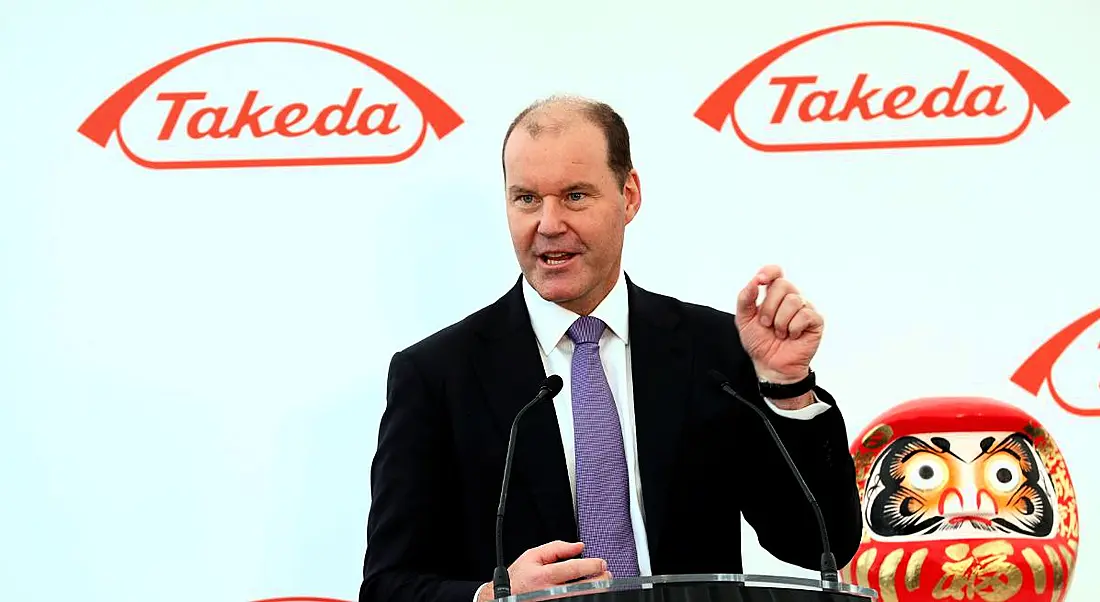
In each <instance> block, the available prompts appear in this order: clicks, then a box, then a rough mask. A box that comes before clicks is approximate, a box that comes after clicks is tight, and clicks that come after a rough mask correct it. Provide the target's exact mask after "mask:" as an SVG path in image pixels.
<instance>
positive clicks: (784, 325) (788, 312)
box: [774, 293, 806, 339]
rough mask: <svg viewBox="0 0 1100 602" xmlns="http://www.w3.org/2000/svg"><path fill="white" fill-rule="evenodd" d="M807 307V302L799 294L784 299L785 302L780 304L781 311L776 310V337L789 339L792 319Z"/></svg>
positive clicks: (789, 295) (792, 294)
mask: <svg viewBox="0 0 1100 602" xmlns="http://www.w3.org/2000/svg"><path fill="white" fill-rule="evenodd" d="M805 306H806V301H804V300H803V299H802V296H801V295H799V294H797V293H791V294H788V295H787V296H786V297H783V301H782V302H781V303H780V304H779V309H777V310H775V321H774V323H775V335H776V336H777V337H779V338H781V339H785V338H787V334H788V331H789V330H790V328H791V326H790V324H791V319H792V318H794V317H795V314H797V313H798V312H799V311H800V310H801V309H802V308H803V307H805Z"/></svg>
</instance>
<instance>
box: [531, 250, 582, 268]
mask: <svg viewBox="0 0 1100 602" xmlns="http://www.w3.org/2000/svg"><path fill="white" fill-rule="evenodd" d="M576 255H577V254H576V253H562V252H554V253H543V254H542V255H539V260H540V261H542V263H544V264H546V265H548V266H559V265H565V264H566V263H569V260H570V259H573V258H574V257H576Z"/></svg>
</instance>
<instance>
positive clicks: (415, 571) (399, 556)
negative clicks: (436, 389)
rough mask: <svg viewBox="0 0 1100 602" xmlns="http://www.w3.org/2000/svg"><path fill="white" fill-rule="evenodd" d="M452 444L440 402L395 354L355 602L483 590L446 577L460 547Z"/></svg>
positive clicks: (461, 600) (418, 599)
mask: <svg viewBox="0 0 1100 602" xmlns="http://www.w3.org/2000/svg"><path fill="white" fill-rule="evenodd" d="M451 441H452V436H451V431H450V428H449V424H448V421H447V414H446V412H445V410H444V408H443V406H442V403H441V402H440V400H439V398H438V397H437V396H435V397H433V391H432V390H431V387H430V386H429V385H428V384H427V383H425V381H424V379H423V377H422V376H421V374H419V373H418V372H417V370H416V367H415V366H414V364H413V361H412V359H411V358H410V357H408V355H407V354H406V353H405V352H399V353H397V354H395V355H394V357H393V359H392V360H391V362H390V367H389V376H388V380H387V385H386V410H385V412H384V413H383V415H382V420H381V424H380V426H379V429H378V449H377V451H376V452H375V456H374V462H373V464H372V466H371V507H370V513H369V517H368V519H367V549H366V554H365V558H364V562H363V582H362V585H361V587H360V590H359V602H471V600H472V599H473V596H474V594H475V592H476V591H477V588H478V587H479V586H480V585H481V584H482V582H479V581H468V580H462V579H456V578H454V575H453V573H454V570H453V568H452V567H453V566H454V564H455V557H454V555H455V554H456V553H459V552H458V550H459V547H460V546H461V543H462V542H461V536H460V535H458V532H457V527H458V525H457V520H458V519H457V518H456V517H455V515H454V514H453V512H452V510H451V509H452V508H455V507H456V505H457V504H458V501H457V499H456V498H457V492H458V491H459V484H458V483H457V482H456V478H457V477H456V475H457V472H458V471H457V469H456V467H455V466H454V465H453V462H452V458H453V457H454V454H453V451H452V450H453V446H451V445H450V442H451ZM488 577H489V576H487V577H486V579H488Z"/></svg>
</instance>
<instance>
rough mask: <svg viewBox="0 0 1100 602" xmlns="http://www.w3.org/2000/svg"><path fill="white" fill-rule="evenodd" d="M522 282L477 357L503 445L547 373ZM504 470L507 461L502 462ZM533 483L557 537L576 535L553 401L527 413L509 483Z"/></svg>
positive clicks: (500, 309) (504, 301) (500, 306)
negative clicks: (480, 356) (482, 352)
mask: <svg viewBox="0 0 1100 602" xmlns="http://www.w3.org/2000/svg"><path fill="white" fill-rule="evenodd" d="M520 287H521V284H520V281H517V282H516V286H515V287H513V288H512V290H510V291H509V292H508V293H507V294H506V295H505V296H504V297H503V298H501V299H500V301H498V302H497V311H496V312H493V314H492V316H493V321H492V322H490V323H487V324H486V325H485V327H484V328H483V329H482V330H481V332H482V335H483V341H482V343H483V345H484V361H480V362H474V365H475V366H476V370H477V371H478V377H479V379H480V381H481V383H482V384H483V386H484V388H485V394H486V399H487V401H488V403H489V406H490V408H491V411H492V413H493V416H494V419H495V422H496V426H497V430H498V432H499V434H500V436H501V438H502V439H501V441H502V443H503V445H505V446H506V445H507V444H508V435H509V432H510V430H511V428H512V422H513V420H514V419H515V417H516V414H517V413H519V411H520V409H522V408H523V406H525V405H527V402H529V401H531V399H532V398H534V396H535V394H536V393H538V387H539V385H540V384H541V383H542V381H543V379H545V378H546V371H545V369H544V368H543V364H542V360H541V358H540V357H539V351H538V343H537V341H536V339H535V333H534V331H533V330H532V328H531V321H530V317H529V316H528V313H527V306H526V304H525V303H524V301H523V291H522V289H521V288H520ZM501 470H502V472H503V465H502V466H501ZM517 486H520V487H527V488H529V489H530V491H531V492H532V494H533V495H534V498H535V501H536V502H537V505H538V511H539V514H540V515H541V517H542V520H543V521H544V522H545V524H546V526H547V528H548V529H549V532H550V533H553V534H555V535H554V537H561V538H569V537H570V535H571V536H572V539H573V540H575V539H576V533H577V524H576V518H575V517H574V514H573V497H572V493H571V489H570V487H569V474H568V471H567V470H566V465H565V450H564V448H563V447H562V443H561V430H560V429H559V427H558V419H557V415H556V414H555V412H554V406H553V402H552V401H550V400H546V401H543V402H542V403H540V404H538V405H537V406H535V407H533V408H531V409H530V410H528V411H527V413H526V414H524V416H523V419H522V420H521V421H520V424H519V428H518V430H517V433H516V449H515V455H514V456H513V458H512V482H511V485H510V487H509V489H510V491H514V490H515V487H517Z"/></svg>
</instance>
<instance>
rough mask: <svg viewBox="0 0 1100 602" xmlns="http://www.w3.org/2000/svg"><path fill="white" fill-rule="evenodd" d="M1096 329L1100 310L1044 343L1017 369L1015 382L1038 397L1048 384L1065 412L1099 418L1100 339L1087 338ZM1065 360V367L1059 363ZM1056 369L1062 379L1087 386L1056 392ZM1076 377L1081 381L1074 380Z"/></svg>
mask: <svg viewBox="0 0 1100 602" xmlns="http://www.w3.org/2000/svg"><path fill="white" fill-rule="evenodd" d="M1094 326H1097V327H1098V328H1097V330H1100V309H1096V310H1094V311H1092V312H1091V313H1088V314H1086V315H1084V316H1082V317H1081V318H1079V319H1077V320H1076V321H1074V322H1073V323H1072V324H1070V325H1069V326H1066V327H1065V328H1063V329H1062V330H1060V331H1058V332H1057V333H1056V334H1055V335H1054V336H1052V337H1051V338H1050V340H1048V341H1047V342H1046V343H1043V344H1042V345H1041V346H1040V347H1039V348H1038V349H1036V350H1035V352H1034V353H1032V354H1031V356H1030V357H1028V358H1027V360H1026V361H1024V363H1023V364H1021V365H1020V367H1019V368H1017V370H1016V372H1015V373H1014V374H1013V375H1012V379H1011V380H1012V382H1013V383H1015V384H1016V385H1017V386H1019V387H1021V388H1022V389H1024V390H1025V391H1027V392H1028V393H1031V394H1032V395H1034V396H1036V397H1037V396H1038V395H1039V391H1040V390H1041V389H1042V387H1043V383H1046V385H1047V389H1049V390H1050V396H1051V397H1052V398H1054V402H1055V403H1057V404H1058V405H1059V406H1060V407H1061V408H1062V409H1063V410H1065V411H1067V412H1069V413H1071V414H1076V415H1078V416H1100V395H1098V393H1100V383H1098V382H1097V379H1098V378H1100V362H1098V361H1097V355H1096V354H1097V352H1098V350H1100V344H1098V343H1100V336H1097V337H1096V338H1090V337H1087V336H1084V335H1085V333H1087V332H1088V331H1089V330H1090V329H1092V328H1093V327H1094ZM1094 334H1098V335H1100V333H1094ZM1062 358H1065V362H1064V363H1065V364H1066V365H1063V362H1060V361H1059V360H1061V359H1062ZM1056 369H1057V372H1058V374H1060V375H1067V374H1068V375H1069V376H1071V378H1070V379H1069V381H1070V382H1072V383H1085V384H1084V385H1083V386H1077V387H1073V388H1072V390H1059V389H1056V388H1055V387H1054V376H1055V372H1056ZM1073 375H1078V377H1077V378H1072V376H1073ZM1069 400H1073V403H1071V402H1070V401H1069ZM1085 400H1089V401H1093V403H1094V404H1095V405H1093V407H1087V405H1086V404H1087V402H1086V401H1085ZM1094 400H1095V401H1094Z"/></svg>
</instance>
